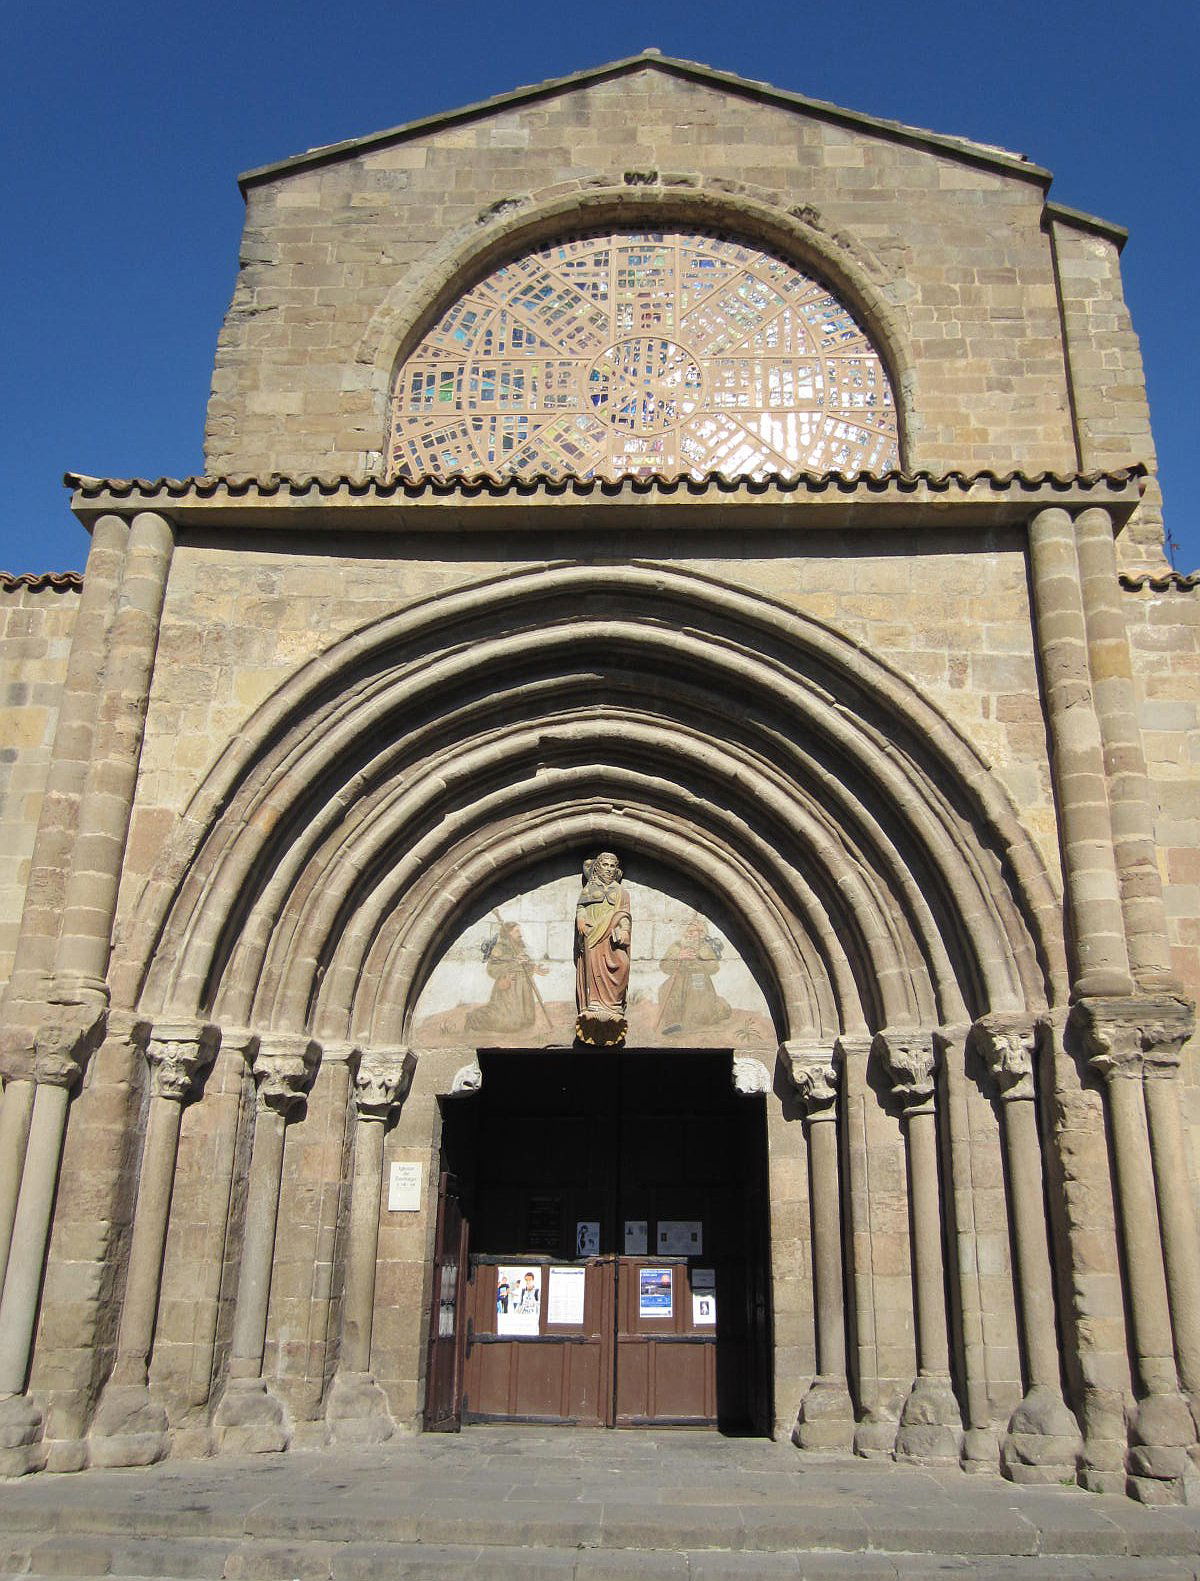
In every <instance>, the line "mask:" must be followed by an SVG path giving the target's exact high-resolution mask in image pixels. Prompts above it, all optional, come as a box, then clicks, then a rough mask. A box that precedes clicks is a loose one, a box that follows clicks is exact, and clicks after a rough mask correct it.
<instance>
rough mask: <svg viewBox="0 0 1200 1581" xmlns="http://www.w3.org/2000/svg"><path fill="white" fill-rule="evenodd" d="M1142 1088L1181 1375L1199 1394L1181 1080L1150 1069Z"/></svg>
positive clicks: (1196, 1245)
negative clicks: (1156, 1073) (1181, 1115)
mask: <svg viewBox="0 0 1200 1581" xmlns="http://www.w3.org/2000/svg"><path fill="white" fill-rule="evenodd" d="M1144 1094H1145V1102H1146V1119H1147V1121H1148V1122H1149V1127H1150V1152H1151V1157H1152V1159H1153V1163H1154V1180H1155V1184H1156V1186H1157V1196H1158V1214H1159V1225H1160V1228H1161V1230H1162V1249H1163V1261H1164V1263H1165V1265H1166V1278H1167V1295H1168V1298H1169V1301H1170V1307H1171V1318H1172V1323H1173V1326H1174V1330H1175V1353H1176V1356H1177V1358H1178V1361H1179V1377H1180V1381H1181V1382H1182V1384H1183V1387H1184V1388H1185V1389H1186V1390H1187V1391H1188V1392H1189V1394H1192V1395H1193V1396H1196V1397H1198V1398H1200V1235H1198V1234H1197V1229H1196V1210H1195V1205H1194V1203H1193V1200H1192V1183H1191V1180H1190V1179H1189V1177H1188V1170H1187V1163H1186V1152H1185V1148H1184V1140H1183V1126H1182V1124H1181V1121H1180V1115H1179V1084H1178V1081H1177V1080H1173V1079H1171V1078H1170V1077H1168V1076H1167V1075H1165V1074H1164V1075H1155V1074H1154V1073H1153V1072H1149V1071H1148V1072H1147V1073H1146V1080H1145V1084H1144Z"/></svg>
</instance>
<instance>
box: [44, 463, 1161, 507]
mask: <svg viewBox="0 0 1200 1581" xmlns="http://www.w3.org/2000/svg"><path fill="white" fill-rule="evenodd" d="M1145 476H1146V468H1145V467H1144V466H1142V465H1140V464H1138V465H1136V466H1131V467H1124V468H1121V469H1119V470H1117V471H1113V472H1082V473H1075V472H1034V473H1026V472H1020V471H1017V470H1013V471H1009V472H996V471H994V470H992V469H991V468H983V469H982V470H981V471H978V472H970V473H968V472H958V471H954V472H942V473H934V472H884V473H870V472H859V473H854V474H851V475H847V474H844V473H840V472H800V473H796V474H795V475H793V476H791V477H784V476H779V475H775V474H772V475H771V476H769V477H765V478H747V477H727V476H726V475H725V474H724V473H721V472H712V473H709V474H707V475H706V476H705V477H701V478H696V477H693V476H691V474H689V473H680V474H677V475H676V476H673V477H659V476H654V477H639V476H636V475H634V474H632V473H629V474H626V475H625V476H624V477H621V478H598V477H593V478H582V477H568V478H553V477H549V476H546V475H544V474H542V475H537V476H532V477H514V476H511V475H508V476H503V477H501V476H498V475H496V474H495V473H490V472H483V473H474V474H470V475H467V474H457V475H455V476H452V477H444V478H420V479H416V480H413V479H407V478H378V477H368V476H362V475H358V476H355V475H351V474H348V473H338V474H322V473H304V474H301V475H299V476H290V475H288V474H285V473H280V472H272V473H268V474H266V475H265V476H263V477H253V476H246V475H237V474H234V475H230V476H228V477H187V478H93V477H86V476H84V475H82V474H80V473H75V472H68V473H66V474H64V477H63V482H64V483H65V484H66V486H67V487H68V488H70V489H75V490H77V491H78V492H79V494H80V495H81V496H82V497H83V498H84V499H94V498H97V497H98V496H100V495H106V496H109V497H113V498H117V499H135V498H136V499H179V498H183V497H185V496H189V495H190V496H192V497H194V498H200V499H204V498H206V497H209V496H211V495H214V494H216V493H218V492H219V491H223V492H224V493H225V494H226V495H227V496H228V497H230V498H234V499H237V498H245V497H248V496H254V497H257V498H264V497H270V496H274V495H279V494H291V495H301V494H314V493H315V494H339V493H342V492H345V493H347V494H351V495H357V496H370V497H372V498H375V499H378V500H389V499H416V498H419V497H421V496H423V495H426V496H428V495H433V496H456V497H459V498H463V497H471V496H473V495H479V494H488V495H493V496H497V495H517V496H522V497H528V496H531V495H537V494H542V495H545V496H546V497H548V498H556V497H560V496H563V495H571V496H574V497H576V498H587V497H588V496H589V495H596V496H600V497H604V496H606V495H614V494H619V493H621V492H622V491H623V490H626V489H628V490H629V491H630V492H632V493H634V494H661V495H665V496H671V495H692V496H697V495H704V494H708V493H716V494H721V493H729V492H732V491H734V490H737V491H739V492H745V493H749V494H794V493H807V494H825V493H834V494H855V493H863V494H882V493H890V492H893V491H897V492H899V493H905V492H906V491H913V492H915V491H917V490H929V491H930V492H933V493H939V494H953V493H955V492H965V491H967V490H970V489H975V488H978V487H980V486H981V485H983V486H986V487H990V488H993V489H995V490H996V491H997V492H1007V491H1009V490H1011V489H1014V488H1015V489H1019V490H1026V489H1028V490H1030V491H1033V490H1039V489H1045V488H1049V489H1062V490H1063V491H1067V490H1072V489H1077V488H1079V487H1081V486H1083V487H1086V488H1096V487H1108V488H1112V489H1124V488H1125V487H1126V486H1127V485H1128V484H1130V483H1131V482H1134V481H1135V480H1137V479H1140V478H1143V477H1145Z"/></svg>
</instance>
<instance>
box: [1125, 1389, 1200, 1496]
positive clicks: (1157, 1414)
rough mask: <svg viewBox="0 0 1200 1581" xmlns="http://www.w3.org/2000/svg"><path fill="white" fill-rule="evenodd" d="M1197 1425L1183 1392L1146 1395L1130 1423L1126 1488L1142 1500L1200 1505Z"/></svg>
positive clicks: (1126, 1462) (1136, 1408) (1126, 1457)
mask: <svg viewBox="0 0 1200 1581" xmlns="http://www.w3.org/2000/svg"><path fill="white" fill-rule="evenodd" d="M1195 1442H1196V1424H1195V1423H1194V1422H1193V1420H1192V1413H1191V1411H1190V1410H1189V1408H1188V1404H1187V1401H1186V1400H1185V1399H1184V1398H1183V1396H1182V1395H1181V1394H1148V1395H1147V1396H1146V1397H1145V1399H1143V1400H1139V1401H1138V1403H1137V1406H1136V1407H1135V1409H1134V1413H1133V1418H1132V1420H1131V1422H1130V1425H1129V1449H1128V1452H1127V1453H1126V1456H1125V1469H1126V1472H1127V1473H1128V1475H1127V1478H1126V1482H1125V1490H1126V1492H1127V1493H1128V1494H1129V1496H1130V1498H1134V1499H1140V1500H1141V1502H1142V1503H1143V1504H1200V1473H1198V1472H1197V1469H1196V1466H1195V1463H1194V1462H1193V1460H1192V1456H1191V1450H1192V1448H1193V1447H1194V1445H1195Z"/></svg>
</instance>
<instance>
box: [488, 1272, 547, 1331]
mask: <svg viewBox="0 0 1200 1581" xmlns="http://www.w3.org/2000/svg"><path fill="white" fill-rule="evenodd" d="M541 1314H542V1270H541V1269H540V1268H537V1267H529V1266H527V1265H525V1264H521V1266H520V1267H511V1266H510V1267H500V1268H497V1269H496V1333H497V1334H536V1333H537V1332H538V1328H539V1326H540V1323H539V1320H540V1318H541Z"/></svg>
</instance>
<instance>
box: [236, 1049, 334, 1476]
mask: <svg viewBox="0 0 1200 1581" xmlns="http://www.w3.org/2000/svg"><path fill="white" fill-rule="evenodd" d="M320 1057H321V1050H320V1045H319V1044H317V1043H314V1042H312V1041H311V1039H309V1038H307V1037H304V1036H302V1035H301V1036H286V1035H281V1034H278V1033H275V1034H266V1035H264V1037H263V1039H262V1042H261V1044H260V1046H259V1049H258V1052H257V1054H256V1055H255V1056H254V1063H253V1065H252V1066H251V1070H252V1072H253V1075H254V1080H255V1084H256V1087H257V1103H256V1111H255V1121H254V1141H253V1144H252V1146H251V1151H250V1180H249V1186H248V1189H247V1193H246V1227H245V1233H244V1236H243V1239H242V1256H241V1264H240V1267H239V1272H238V1288H237V1309H236V1311H235V1313H234V1320H233V1338H232V1342H231V1344H230V1355H229V1376H228V1378H227V1380H226V1383H225V1391H224V1393H223V1395H222V1397H221V1403H220V1404H219V1405H218V1407H217V1409H216V1412H215V1414H214V1416H213V1440H214V1446H215V1447H216V1448H217V1449H220V1450H224V1451H228V1452H229V1453H231V1454H258V1453H271V1452H274V1451H278V1450H281V1449H286V1448H287V1446H288V1443H289V1441H290V1438H291V1430H290V1427H289V1424H288V1421H287V1415H286V1413H285V1411H284V1408H283V1404H282V1402H281V1401H280V1400H279V1399H277V1397H276V1396H275V1395H274V1394H273V1393H272V1392H271V1390H270V1388H269V1387H268V1386H267V1383H266V1380H265V1379H264V1378H263V1375H262V1367H263V1352H264V1351H265V1349H266V1342H267V1309H268V1305H269V1302H270V1297H271V1273H272V1269H273V1265H274V1261H275V1231H276V1223H277V1220H278V1217H279V1192H280V1187H281V1186H282V1184H283V1151H284V1140H285V1136H286V1133H287V1123H288V1119H289V1117H290V1116H291V1115H292V1114H294V1113H295V1111H296V1110H297V1109H298V1108H299V1107H300V1105H301V1104H302V1103H303V1101H304V1096H305V1094H306V1093H307V1092H308V1090H309V1088H310V1087H311V1086H312V1082H313V1078H314V1077H315V1075H316V1072H317V1065H318V1063H319V1061H320Z"/></svg>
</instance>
